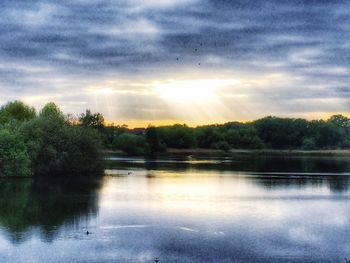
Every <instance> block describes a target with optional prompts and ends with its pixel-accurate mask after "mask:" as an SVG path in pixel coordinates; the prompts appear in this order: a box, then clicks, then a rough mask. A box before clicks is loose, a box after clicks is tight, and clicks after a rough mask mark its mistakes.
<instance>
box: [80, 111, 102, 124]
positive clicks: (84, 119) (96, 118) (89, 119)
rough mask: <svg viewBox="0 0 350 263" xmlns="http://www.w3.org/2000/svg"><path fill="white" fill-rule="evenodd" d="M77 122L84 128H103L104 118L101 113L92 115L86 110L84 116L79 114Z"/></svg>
mask: <svg viewBox="0 0 350 263" xmlns="http://www.w3.org/2000/svg"><path fill="white" fill-rule="evenodd" d="M79 121H80V123H81V125H82V126H84V127H92V128H102V127H103V126H104V117H103V115H102V114H101V113H94V114H92V113H91V111H90V110H86V112H85V114H84V113H83V114H81V115H80V118H79Z"/></svg>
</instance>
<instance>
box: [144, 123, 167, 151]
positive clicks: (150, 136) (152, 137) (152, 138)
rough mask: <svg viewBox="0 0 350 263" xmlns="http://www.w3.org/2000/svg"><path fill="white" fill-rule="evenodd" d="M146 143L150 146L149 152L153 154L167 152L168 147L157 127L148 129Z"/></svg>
mask: <svg viewBox="0 0 350 263" xmlns="http://www.w3.org/2000/svg"><path fill="white" fill-rule="evenodd" d="M145 137H146V141H147V143H148V145H149V150H150V153H151V154H156V153H158V152H163V151H165V150H166V146H165V144H164V143H162V142H161V139H160V136H159V133H158V130H157V128H156V127H153V126H149V127H148V128H147V129H146V135H145Z"/></svg>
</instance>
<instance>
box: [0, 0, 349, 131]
mask: <svg viewBox="0 0 350 263" xmlns="http://www.w3.org/2000/svg"><path fill="white" fill-rule="evenodd" d="M349 80H350V2H349V1H346V0H344V1H340V0H330V1H326V0H261V1H259V0H245V1H244V0H60V1H58V0H57V1H54V0H51V1H49V0H47V1H45V0H35V1H32V0H15V1H14V0H1V2H0V105H2V104H5V103H6V102H7V101H12V100H22V101H24V102H26V103H28V104H29V105H32V106H35V107H36V108H37V109H40V107H42V106H43V105H44V104H45V103H47V102H49V101H54V102H56V103H57V104H58V105H59V106H60V107H61V109H62V110H63V111H64V112H65V113H72V114H79V113H81V112H83V111H85V109H91V110H92V111H94V112H101V113H102V114H103V115H104V116H105V119H106V120H108V121H109V122H113V123H116V124H128V125H129V126H130V127H136V126H146V125H148V124H154V125H161V124H171V123H187V124H189V125H199V124H206V123H222V122H227V121H232V120H240V121H248V120H253V119H257V118H261V117H264V116H267V115H275V116H282V117H302V118H308V119H311V118H327V117H329V116H330V115H332V114H335V113H342V114H345V115H350V84H349V83H350V81H349Z"/></svg>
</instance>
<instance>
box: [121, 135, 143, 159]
mask: <svg viewBox="0 0 350 263" xmlns="http://www.w3.org/2000/svg"><path fill="white" fill-rule="evenodd" d="M115 147H116V148H117V149H119V150H122V151H124V152H126V153H127V154H133V155H141V154H145V153H147V148H148V147H147V146H146V140H145V138H144V137H143V136H140V135H135V134H129V133H124V134H122V135H120V136H119V137H118V138H117V139H116V142H115Z"/></svg>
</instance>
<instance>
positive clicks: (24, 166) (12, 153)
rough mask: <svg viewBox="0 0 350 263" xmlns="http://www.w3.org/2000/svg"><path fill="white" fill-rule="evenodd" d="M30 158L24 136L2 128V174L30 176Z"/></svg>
mask: <svg viewBox="0 0 350 263" xmlns="http://www.w3.org/2000/svg"><path fill="white" fill-rule="evenodd" d="M30 175H31V169H30V159H29V156H28V153H27V148H26V145H25V144H24V142H23V140H22V138H21V137H20V136H19V135H18V134H16V133H14V132H11V131H9V130H7V129H0V176H21V177H22V176H30Z"/></svg>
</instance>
